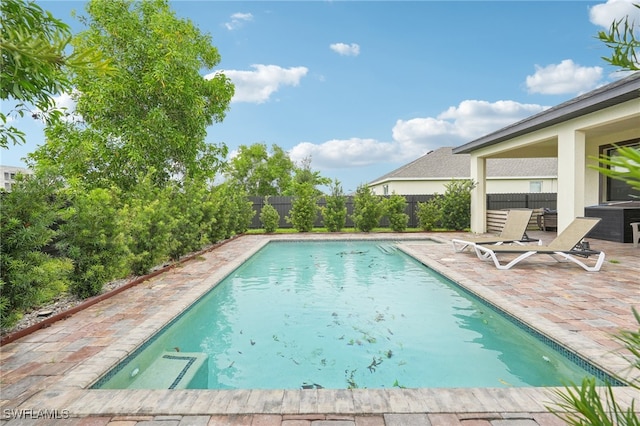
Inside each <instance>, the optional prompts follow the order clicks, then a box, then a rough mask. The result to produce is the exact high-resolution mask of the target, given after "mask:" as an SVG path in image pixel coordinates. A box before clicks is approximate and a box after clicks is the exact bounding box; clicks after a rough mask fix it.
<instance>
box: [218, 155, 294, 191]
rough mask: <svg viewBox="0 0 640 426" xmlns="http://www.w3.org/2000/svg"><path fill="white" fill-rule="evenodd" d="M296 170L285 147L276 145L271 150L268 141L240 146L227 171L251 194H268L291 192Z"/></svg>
mask: <svg viewBox="0 0 640 426" xmlns="http://www.w3.org/2000/svg"><path fill="white" fill-rule="evenodd" d="M294 170H295V164H294V163H293V161H291V159H290V158H289V155H288V154H287V153H286V152H285V151H284V150H283V149H282V148H281V147H279V146H278V145H275V144H274V145H272V146H271V152H269V151H268V149H267V145H266V144H264V143H255V144H253V145H250V146H246V145H240V148H239V149H238V155H236V156H235V157H234V158H232V159H231V161H230V162H229V167H228V169H227V171H226V174H227V176H228V177H229V178H231V179H232V180H233V181H235V182H237V183H238V184H239V185H240V186H241V187H243V188H244V189H245V191H246V192H247V194H249V195H256V196H260V197H264V196H268V195H283V194H285V193H286V192H287V191H289V190H290V187H291V183H292V173H293V172H294Z"/></svg>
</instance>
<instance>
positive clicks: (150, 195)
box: [122, 174, 175, 275]
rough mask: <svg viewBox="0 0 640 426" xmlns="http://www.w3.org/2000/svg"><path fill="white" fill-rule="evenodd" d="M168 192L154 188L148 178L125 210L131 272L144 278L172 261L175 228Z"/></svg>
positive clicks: (134, 192) (129, 200)
mask: <svg viewBox="0 0 640 426" xmlns="http://www.w3.org/2000/svg"><path fill="white" fill-rule="evenodd" d="M168 195H169V190H168V189H159V188H157V187H155V186H154V184H153V179H152V176H151V174H147V175H146V176H144V177H143V178H141V179H140V180H139V181H138V184H137V185H136V187H135V188H134V189H133V191H132V192H131V193H130V194H129V199H128V200H126V202H125V204H124V207H123V209H122V215H123V218H124V222H125V225H124V226H125V229H126V230H127V235H126V237H127V245H128V247H129V250H130V251H131V254H132V256H131V271H132V272H133V273H134V274H136V275H145V274H147V273H149V271H151V269H152V268H153V267H155V266H157V265H160V264H162V263H163V262H165V261H166V260H168V259H169V253H170V252H171V250H172V244H173V243H174V241H173V239H172V234H171V230H172V229H174V228H175V226H174V224H173V222H174V219H173V218H172V216H171V214H170V209H169V197H168Z"/></svg>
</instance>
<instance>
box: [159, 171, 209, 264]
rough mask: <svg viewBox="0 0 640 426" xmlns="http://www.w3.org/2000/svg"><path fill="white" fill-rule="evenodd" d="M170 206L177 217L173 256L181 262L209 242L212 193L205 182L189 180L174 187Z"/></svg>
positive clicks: (170, 254)
mask: <svg viewBox="0 0 640 426" xmlns="http://www.w3.org/2000/svg"><path fill="white" fill-rule="evenodd" d="M170 191H171V203H170V205H169V208H170V211H171V216H172V217H173V226H174V227H173V229H172V230H171V235H172V240H173V241H172V244H171V245H170V247H171V251H170V252H169V256H170V257H171V259H174V260H178V259H180V258H181V257H182V256H184V255H185V254H188V253H191V252H194V251H197V250H200V249H201V248H202V247H204V246H205V245H206V244H207V243H208V241H209V239H208V238H207V235H206V227H207V225H208V223H206V222H205V221H204V215H205V209H207V205H206V198H207V195H208V191H207V189H206V187H205V182H204V181H197V180H194V179H187V180H186V181H185V182H184V183H183V184H182V185H178V184H174V185H173V186H172V187H171V189H170Z"/></svg>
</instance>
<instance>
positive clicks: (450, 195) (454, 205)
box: [439, 179, 476, 231]
mask: <svg viewBox="0 0 640 426" xmlns="http://www.w3.org/2000/svg"><path fill="white" fill-rule="evenodd" d="M475 186H476V185H475V183H474V182H473V181H472V180H466V179H465V180H452V181H451V182H449V183H447V184H446V185H445V188H446V189H445V192H444V195H443V196H442V199H441V200H440V205H439V207H440V210H441V212H442V216H441V221H442V226H443V227H444V228H446V229H452V230H454V231H462V230H464V229H467V228H469V226H471V191H472V190H473V188H475Z"/></svg>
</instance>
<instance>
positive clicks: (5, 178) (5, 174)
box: [4, 172, 9, 180]
mask: <svg viewBox="0 0 640 426" xmlns="http://www.w3.org/2000/svg"><path fill="white" fill-rule="evenodd" d="M4 180H9V172H4Z"/></svg>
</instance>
